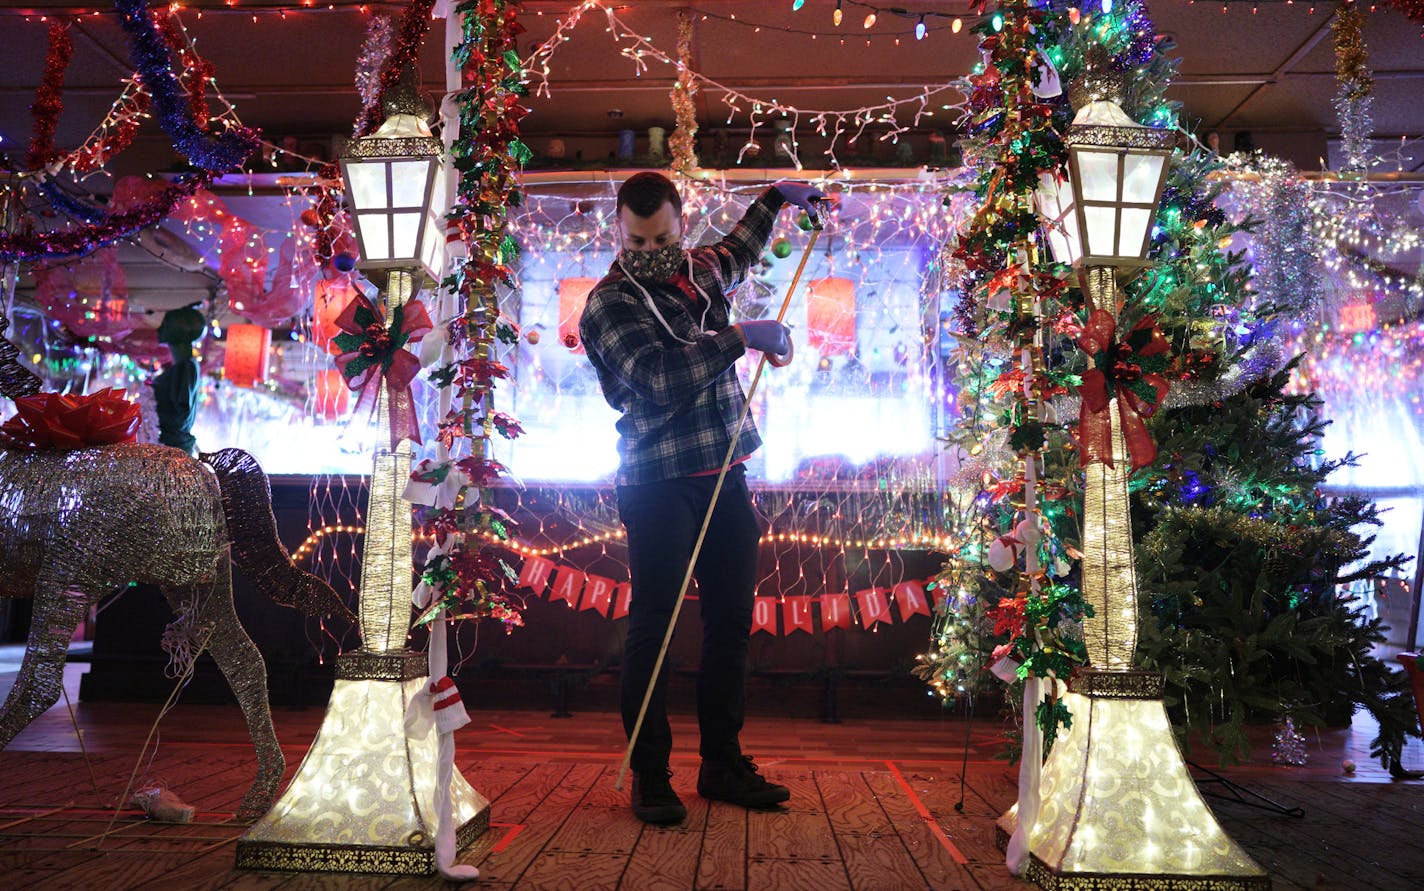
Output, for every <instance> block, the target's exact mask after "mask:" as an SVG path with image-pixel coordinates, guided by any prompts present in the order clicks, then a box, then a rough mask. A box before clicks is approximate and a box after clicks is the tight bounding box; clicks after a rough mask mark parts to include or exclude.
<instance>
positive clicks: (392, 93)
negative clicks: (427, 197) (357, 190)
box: [342, 75, 442, 160]
mask: <svg viewBox="0 0 1424 891" xmlns="http://www.w3.org/2000/svg"><path fill="white" fill-rule="evenodd" d="M381 109H382V110H383V111H384V112H385V113H386V119H385V121H383V122H382V123H381V126H380V127H379V128H377V130H376V132H374V133H372V134H371V135H369V136H363V137H361V138H360V139H353V140H351V142H349V143H347V146H346V151H345V152H343V153H342V157H343V158H352V159H358V160H359V159H362V158H390V157H405V158H419V157H427V156H430V155H439V154H440V153H441V151H442V146H441V144H440V140H438V139H436V138H435V137H434V136H433V135H431V133H430V126H429V125H428V124H427V123H426V121H427V120H428V119H429V117H430V106H429V104H428V103H426V101H425V99H424V98H423V97H422V96H421V95H420V91H419V90H417V89H416V88H415V84H414V83H413V82H412V81H411V78H410V77H409V76H408V75H403V76H402V77H401V79H400V81H399V82H398V83H397V84H396V85H395V86H393V87H391V88H390V89H388V90H386V91H385V93H383V94H381Z"/></svg>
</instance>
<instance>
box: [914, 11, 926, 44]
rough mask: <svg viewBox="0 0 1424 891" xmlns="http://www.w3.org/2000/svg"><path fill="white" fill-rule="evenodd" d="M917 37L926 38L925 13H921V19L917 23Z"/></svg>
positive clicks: (917, 38)
mask: <svg viewBox="0 0 1424 891" xmlns="http://www.w3.org/2000/svg"><path fill="white" fill-rule="evenodd" d="M915 39H916V40H924V39H925V17H924V16H923V15H921V16H920V20H919V21H918V22H916V23H915Z"/></svg>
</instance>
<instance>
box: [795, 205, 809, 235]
mask: <svg viewBox="0 0 1424 891" xmlns="http://www.w3.org/2000/svg"><path fill="white" fill-rule="evenodd" d="M796 227H797V228H798V229H800V230H801V231H802V232H810V231H811V217H810V215H809V214H807V213H806V211H804V210H803V211H801V213H800V215H798V216H797V217H796Z"/></svg>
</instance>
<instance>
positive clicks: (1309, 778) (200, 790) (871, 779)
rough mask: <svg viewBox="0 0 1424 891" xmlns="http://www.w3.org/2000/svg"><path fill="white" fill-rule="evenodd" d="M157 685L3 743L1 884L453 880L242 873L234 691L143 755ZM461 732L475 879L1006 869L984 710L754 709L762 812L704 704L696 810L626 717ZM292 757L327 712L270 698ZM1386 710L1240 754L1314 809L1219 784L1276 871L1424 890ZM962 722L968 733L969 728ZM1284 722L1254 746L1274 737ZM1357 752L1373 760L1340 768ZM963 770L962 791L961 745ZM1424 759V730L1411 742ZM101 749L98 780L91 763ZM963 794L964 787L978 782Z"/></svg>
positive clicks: (997, 774) (685, 782)
mask: <svg viewBox="0 0 1424 891" xmlns="http://www.w3.org/2000/svg"><path fill="white" fill-rule="evenodd" d="M156 713H157V708H156V707H155V706H150V705H118V704H111V703H103V704H78V705H76V706H75V720H76V721H77V723H78V727H79V729H80V731H82V733H83V741H84V748H85V749H86V750H87V756H88V760H87V762H86V756H85V754H84V753H83V752H81V751H80V745H79V739H78V737H76V735H75V728H74V725H73V723H72V722H71V719H70V715H69V712H68V711H67V710H66V709H65V708H64V706H63V705H62V704H61V705H60V706H58V707H56V708H55V709H52V710H51V711H50V712H49V713H47V714H46V715H44V716H43V717H42V718H40V719H39V720H38V721H36V722H35V724H34V725H32V726H31V727H30V728H29V729H27V730H26V731H25V732H24V733H22V734H21V735H20V736H19V737H18V738H17V739H16V740H15V741H14V743H12V745H11V746H10V747H9V748H8V749H6V750H5V751H4V752H3V753H0V777H3V778H4V779H3V781H0V888H4V889H10V888H14V889H22V888H23V889H31V888H39V889H51V888H56V889H64V888H76V889H77V888H84V889H91V888H92V889H100V891H125V889H130V888H155V889H174V891H187V889H282V891H301V889H356V891H364V889H373V891H374V889H390V891H407V889H412V891H413V889H436V888H442V887H446V885H447V883H445V882H443V881H441V880H440V879H438V878H425V877H419V878H410V877H406V878H402V877H368V876H348V875H293V874H282V873H265V872H239V871H237V870H235V869H234V868H233V861H234V849H235V842H236V840H237V838H238V836H240V835H241V833H242V830H243V828H244V827H243V826H242V825H241V824H236V823H233V822H230V820H231V817H232V813H233V811H234V810H235V808H236V806H237V804H238V801H239V800H240V799H241V797H242V794H243V792H244V791H245V790H246V787H247V784H248V783H249V782H250V780H251V777H252V776H253V773H254V771H255V764H254V761H253V756H252V752H251V747H250V745H249V744H248V742H247V739H246V733H245V731H244V728H243V724H242V720H241V715H240V714H239V713H238V711H237V710H236V708H226V707H218V706H184V705H179V706H178V707H177V708H176V709H175V710H174V711H173V712H171V713H170V714H169V715H168V716H167V717H166V718H165V719H164V720H163V722H162V723H161V724H160V725H159V732H158V735H157V740H158V745H157V750H156V752H154V753H151V754H150V755H149V756H148V757H146V758H145V759H144V760H143V761H142V762H141V763H140V762H137V759H138V755H139V750H140V748H141V747H142V743H143V740H144V739H145V737H146V736H147V735H148V733H149V730H150V729H151V727H152V725H153V721H154V719H155V717H156ZM472 713H473V714H474V717H475V722H474V723H473V724H472V725H470V726H469V727H467V728H465V729H464V730H462V731H461V732H460V733H459V734H458V735H457V741H458V745H459V755H458V761H459V765H460V767H461V769H462V771H463V772H464V774H465V776H466V778H467V779H469V780H470V782H471V783H473V784H474V785H475V787H476V788H478V789H480V790H481V792H483V793H484V794H485V795H486V796H487V797H489V798H490V799H491V801H492V802H493V805H492V811H491V813H492V818H493V825H492V827H491V829H490V831H489V832H488V833H486V834H485V835H484V836H483V837H481V838H480V839H479V840H478V841H477V842H476V843H475V844H474V845H472V846H471V847H470V848H468V849H466V850H465V851H464V852H462V854H461V857H460V860H461V862H465V863H472V864H475V865H477V866H478V867H479V869H480V872H481V878H480V880H479V882H478V883H477V884H476V885H474V886H472V887H487V888H498V889H510V891H516V889H517V891H542V889H577V891H602V889H630V891H662V889H667V891H683V889H721V891H798V889H807V891H914V889H936V891H940V889H968V891H973V889H995V891H997V889H1010V888H1025V889H1026V888H1029V887H1031V886H1030V885H1027V884H1026V883H1022V882H1018V881H1016V880H1015V879H1013V878H1012V877H1011V876H1010V875H1009V874H1008V873H1007V871H1006V870H1005V869H1004V867H1003V861H1002V855H1001V854H1000V853H999V852H998V850H997V849H996V848H995V846H994V827H993V821H994V818H995V817H997V816H998V815H999V814H1000V813H1002V812H1003V811H1004V810H1005V809H1006V808H1007V807H1008V806H1009V805H1010V804H1011V803H1012V802H1013V800H1014V798H1015V795H1016V785H1015V784H1016V779H1017V777H1016V771H1014V770H1013V769H1011V768H1009V767H1008V766H1007V765H1005V764H1003V763H1002V762H998V761H995V760H994V759H993V757H992V756H993V751H994V749H995V747H996V745H997V743H996V737H997V728H996V727H995V726H993V725H992V724H990V723H988V722H980V723H979V724H977V725H975V726H974V727H973V728H969V729H970V732H969V733H968V734H966V732H965V731H966V727H965V724H964V722H963V721H961V720H958V719H952V718H946V719H944V720H939V721H936V720H917V721H909V720H887V721H876V722H860V723H855V724H851V723H847V724H841V725H824V724H818V723H813V722H804V721H792V720H779V719H754V720H752V721H751V722H750V723H749V725H748V728H747V731H746V733H745V734H744V745H745V746H746V749H747V751H748V752H750V753H752V754H754V755H755V756H756V757H757V759H758V763H759V764H761V765H762V770H763V773H764V774H766V775H767V776H769V777H771V778H772V779H774V780H775V781H777V782H780V783H783V784H785V785H787V786H789V787H790V788H791V789H792V793H793V796H792V799H791V801H790V802H788V804H787V806H786V807H784V808H781V809H779V810H777V811H773V812H750V813H749V812H747V811H746V810H743V809H741V808H735V807H731V806H728V805H725V804H721V803H708V802H706V801H703V800H702V799H700V798H698V797H697V795H696V792H695V789H694V786H695V781H696V772H697V760H696V756H695V738H696V730H695V721H693V720H692V719H690V718H681V717H677V718H675V719H674V731H675V734H676V736H677V740H678V745H677V749H676V751H675V754H674V762H673V768H674V771H675V775H674V778H673V784H674V787H675V788H676V789H677V791H678V793H679V795H681V796H682V798H683V800H684V802H685V803H686V804H687V806H688V818H687V820H686V821H685V822H684V823H682V824H681V825H678V826H673V827H667V828H657V827H650V826H644V825H643V824H641V823H639V822H638V821H637V820H636V819H635V818H634V817H633V816H632V814H631V812H630V811H629V809H628V807H627V793H626V791H624V792H619V791H617V790H616V789H615V788H614V777H615V774H616V771H617V764H618V758H619V756H620V755H621V748H622V745H621V744H622V733H621V728H620V726H619V724H618V721H617V719H616V716H613V715H606V714H584V715H577V716H575V717H573V718H571V719H563V720H560V719H554V718H550V717H548V716H547V714H546V713H543V712H534V711H526V712H499V713H480V712H478V711H477V710H475V709H472ZM274 717H275V718H276V721H277V725H278V733H279V736H280V738H281V739H282V741H283V743H284V747H285V751H286V752H287V756H288V763H289V765H290V766H289V773H290V771H291V770H294V769H295V765H296V764H297V762H298V761H299V760H300V758H301V755H302V754H303V752H304V751H305V747H306V745H307V743H308V742H309V740H310V739H311V737H312V736H313V735H314V733H315V731H316V729H317V727H318V726H319V723H320V719H321V715H320V713H319V710H315V709H312V710H307V711H302V712H290V711H280V712H278V713H276V714H275V715H274ZM1370 735H1371V734H1370V733H1369V729H1368V728H1366V727H1363V726H1361V727H1356V728H1354V729H1353V730H1343V731H1334V732H1332V733H1330V734H1322V735H1320V736H1317V737H1315V738H1313V739H1311V741H1310V744H1311V763H1310V765H1308V766H1306V767H1302V768H1285V767H1277V766H1273V765H1268V764H1259V765H1253V766H1247V767H1244V768H1238V769H1233V770H1231V771H1228V772H1227V774H1228V775H1229V776H1230V777H1231V778H1233V779H1235V780H1239V781H1240V782H1242V783H1243V784H1245V785H1247V786H1248V787H1250V788H1252V789H1254V790H1256V791H1259V792H1261V793H1263V794H1266V795H1268V796H1270V797H1272V798H1275V799H1277V800H1279V801H1281V802H1284V803H1286V804H1289V805H1293V806H1294V805H1299V806H1301V807H1304V808H1305V810H1306V816H1305V818H1303V819H1293V818H1290V817H1286V816H1280V815H1277V814H1272V813H1267V812H1265V811H1261V810H1255V809H1251V808H1248V807H1244V806H1242V805H1240V804H1235V803H1225V802H1217V801H1213V807H1214V810H1215V811H1216V813H1217V815H1218V817H1219V819H1220V821H1221V823H1222V825H1223V826H1224V827H1225V828H1226V829H1227V831H1228V832H1230V833H1231V834H1232V836H1233V837H1234V838H1236V839H1237V841H1239V842H1240V843H1241V844H1242V846H1243V847H1245V848H1246V849H1247V851H1248V852H1249V853H1250V854H1251V855H1252V856H1254V857H1255V858H1256V859H1257V861H1258V862H1259V863H1261V865H1262V866H1264V867H1265V868H1266V869H1267V870H1268V871H1270V873H1271V874H1272V877H1273V880H1274V885H1275V887H1276V888H1278V889H1292V891H1293V889H1341V891H1347V889H1348V891H1354V889H1363V891H1373V889H1378V891H1394V889H1399V891H1406V889H1408V891H1417V889H1418V887H1419V885H1420V882H1422V881H1424V846H1421V845H1420V844H1419V842H1420V840H1421V838H1424V835H1421V832H1420V829H1419V827H1420V826H1421V825H1424V783H1420V782H1418V781H1414V782H1391V781H1389V780H1388V778H1387V777H1386V776H1384V775H1383V774H1382V772H1380V771H1379V770H1378V767H1377V766H1376V765H1373V764H1372V762H1369V761H1368V759H1367V758H1366V757H1364V752H1363V750H1364V749H1365V746H1366V744H1367V742H1368V739H1369V736H1370ZM966 740H967V741H968V744H967V746H966ZM1269 749H1270V746H1269V734H1267V735H1266V736H1265V737H1264V738H1263V740H1262V741H1261V743H1260V745H1259V746H1258V750H1259V751H1260V752H1262V753H1268V752H1269ZM1344 757H1351V758H1353V759H1354V760H1355V761H1356V762H1357V763H1358V764H1359V768H1358V769H1357V771H1356V773H1355V775H1354V776H1351V777H1346V776H1344V775H1342V773H1341V771H1340V768H1339V765H1340V761H1341V759H1342V758H1344ZM962 762H967V764H968V771H967V774H966V779H965V785H964V786H963V790H962V792H961V786H960V765H961V763H962ZM1406 762H1407V763H1409V764H1411V765H1424V747H1420V746H1419V745H1418V744H1417V743H1416V744H1415V745H1414V746H1413V747H1411V750H1410V752H1409V753H1408V755H1407V757H1406ZM91 766H92V778H91ZM131 775H133V777H134V781H135V784H136V786H138V787H142V786H148V785H153V784H155V783H162V784H165V785H167V786H168V787H170V788H172V789H173V790H174V791H175V792H176V793H177V794H178V795H179V796H180V797H181V798H183V799H184V800H185V801H187V802H188V803H190V804H193V805H194V806H196V807H197V808H198V815H197V817H196V819H195V821H194V822H193V823H189V824H183V825H165V824H159V823H154V822H149V821H145V820H143V819H142V818H141V815H140V814H139V813H138V812H137V811H135V810H132V809H127V808H124V809H119V810H118V811H117V812H116V811H115V810H114V808H115V805H116V803H117V802H118V801H119V798H120V796H121V795H122V793H123V791H124V788H125V787H126V786H127V785H128V784H129V781H130V776H131ZM961 796H962V797H961Z"/></svg>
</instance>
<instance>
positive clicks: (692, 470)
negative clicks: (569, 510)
mask: <svg viewBox="0 0 1424 891" xmlns="http://www.w3.org/2000/svg"><path fill="white" fill-rule="evenodd" d="M823 198H824V195H822V194H821V193H820V192H819V191H817V190H816V189H814V188H812V187H811V186H809V185H806V184H804V183H793V182H783V183H777V184H776V185H774V186H771V187H769V188H768V189H767V190H766V191H765V192H763V193H762V195H761V196H760V197H758V198H757V199H756V201H754V202H752V204H751V206H750V207H748V208H747V212H746V214H745V215H744V216H743V217H742V219H741V221H740V222H739V223H737V225H736V227H735V228H734V229H733V230H732V231H731V232H730V233H729V234H728V235H727V237H726V238H723V239H722V240H721V241H719V242H717V243H716V244H713V245H710V246H707V247H697V248H692V249H690V250H684V249H683V246H682V232H683V225H682V198H681V196H680V195H679V194H678V192H677V188H676V187H675V186H674V185H673V184H672V182H671V181H670V180H668V179H667V178H666V177H664V176H662V175H661V174H658V173H651V172H648V173H639V174H636V175H634V176H632V177H630V178H629V179H628V180H627V181H626V182H625V183H624V184H623V186H622V187H621V188H620V189H619V190H618V201H617V205H618V207H617V213H618V225H619V239H620V242H621V247H622V250H621V251H620V252H619V254H618V258H617V259H616V260H615V261H614V263H613V266H612V268H611V269H610V270H609V272H608V274H607V275H606V276H604V277H603V279H601V280H600V281H599V282H598V284H597V285H595V286H594V288H593V290H592V292H591V293H590V294H589V297H588V302H587V304H586V306H585V308H584V311H583V317H582V319H581V320H580V322H579V336H580V338H581V340H582V341H583V346H584V349H585V350H586V351H587V353H588V357H589V360H590V361H591V362H592V363H593V367H594V369H595V370H596V371H597V373H598V381H599V385H600V386H601V387H602V388H603V395H604V398H605V399H607V400H608V403H609V404H610V405H612V406H613V407H614V408H615V409H617V410H618V411H620V412H622V417H621V418H620V419H619V420H618V423H617V428H618V432H619V444H618V449H619V453H620V457H621V461H620V464H619V468H618V474H617V476H616V478H615V482H616V483H617V488H618V514H619V518H620V519H621V520H622V522H623V525H624V527H625V528H626V529H627V532H628V565H629V570H630V573H631V575H632V586H633V588H632V597H631V600H630V602H629V607H628V637H627V641H626V643H625V645H624V651H623V675H622V712H623V725H624V729H625V731H627V733H628V734H629V735H630V736H631V735H632V732H633V725H634V723H635V721H636V720H637V715H638V711H639V708H640V707H641V705H642V701H643V697H644V694H645V692H646V691H647V689H648V685H649V683H650V681H651V680H652V673H653V664H654V662H656V660H657V654H658V650H659V649H660V648H661V646H662V641H663V636H664V634H665V632H666V630H667V626H668V622H669V621H670V620H671V618H672V611H673V606H674V604H675V602H676V600H677V594H678V591H679V590H680V589H681V587H682V579H683V575H684V574H685V573H686V571H687V564H688V561H689V560H690V559H691V558H692V549H693V546H694V543H695V542H696V539H697V535H698V532H699V530H700V529H701V526H702V521H703V518H704V517H705V515H706V513H707V510H708V506H709V505H710V504H711V498H712V491H713V489H714V488H715V486H716V480H717V474H718V472H719V471H720V470H721V467H722V461H723V459H724V458H725V457H726V455H727V449H728V446H729V444H730V443H731V442H732V437H733V436H734V435H735V436H736V437H737V441H736V448H735V449H733V450H732V456H731V457H732V466H731V467H730V469H729V470H728V472H727V476H726V479H725V481H724V483H723V487H722V492H721V494H720V496H719V497H718V500H717V504H716V507H715V509H714V511H713V514H712V519H711V522H710V524H709V525H708V528H707V535H706V538H705V540H704V542H703V546H702V550H701V552H700V554H699V556H698V561H697V565H696V567H695V569H694V575H695V577H696V579H697V589H698V598H699V600H698V602H699V605H700V607H701V615H702V661H701V665H700V667H699V669H698V676H697V719H698V727H699V730H700V731H701V744H700V747H699V748H700V752H701V756H702V767H701V770H700V771H699V773H698V779H697V792H698V794H699V795H701V796H702V797H703V798H708V799H713V800H717V801H729V802H732V803H735V804H740V805H743V806H745V807H757V808H766V807H774V806H776V805H777V804H780V803H781V802H784V801H786V800H787V799H788V798H790V797H791V793H790V791H789V790H788V789H787V788H786V787H785V786H780V785H777V784H775V783H770V782H767V780H766V779H764V778H763V777H761V776H760V775H759V774H758V773H757V768H756V765H755V764H754V763H753V762H752V759H751V758H749V757H747V756H745V755H743V754H742V750H741V745H740V742H739V740H738V737H739V735H740V733H741V729H742V722H743V717H744V713H745V705H746V666H747V652H748V649H749V640H750V636H751V622H752V596H753V590H754V586H755V582H756V562H757V545H758V542H759V540H760V537H761V531H762V530H761V523H760V521H759V518H758V516H757V513H756V511H755V509H754V508H753V507H752V503H751V495H750V493H749V492H748V490H747V484H746V478H745V469H744V468H743V467H742V462H744V461H746V459H747V458H748V457H750V456H751V453H752V452H754V451H755V450H756V449H757V447H758V446H760V445H761V438H760V437H759V436H758V435H757V432H756V427H755V425H754V424H753V423H752V422H751V419H750V418H748V419H747V420H746V422H745V423H744V424H743V425H742V428H741V432H740V433H737V423H738V419H739V418H740V417H741V414H742V409H743V407H744V406H745V405H746V396H745V394H744V393H743V392H742V386H741V383H740V381H739V380H738V379H737V372H736V368H735V367H734V365H735V362H736V361H737V359H739V358H741V357H742V355H744V354H745V353H746V352H747V351H748V350H749V349H755V350H760V351H762V352H764V353H766V355H767V359H768V361H770V362H771V363H772V364H773V365H778V366H780V365H785V364H786V363H787V362H789V361H790V358H791V352H792V347H791V338H790V332H789V331H788V330H787V328H786V326H785V325H782V324H781V323H780V322H777V321H774V320H770V319H764V320H753V321H743V322H738V323H736V324H732V323H731V318H730V313H731V299H730V296H729V295H730V293H731V292H732V291H733V290H735V289H736V287H737V286H738V285H740V284H741V283H742V282H743V281H744V280H745V279H746V277H747V273H748V270H749V269H750V268H751V266H752V265H753V264H754V263H756V262H757V260H758V258H759V257H760V256H761V252H762V250H763V249H764V248H765V247H766V243H767V240H768V239H769V238H770V237H771V230H772V224H773V223H774V222H775V220H776V214H777V212H778V211H779V210H780V209H781V207H782V205H784V204H787V203H792V204H795V205H798V206H800V207H802V208H803V209H805V210H807V212H808V213H814V212H816V207H815V202H817V201H819V200H821V199H823ZM666 700H667V672H666V671H661V672H659V673H658V678H657V681H656V683H655V685H654V687H653V693H652V697H651V699H650V700H649V703H648V711H647V715H646V716H645V717H644V720H643V726H642V729H641V731H640V732H639V735H638V741H637V744H636V745H635V746H634V748H633V757H632V768H633V790H632V802H633V812H634V813H635V814H636V815H637V816H638V817H639V818H640V819H642V820H645V821H647V822H650V823H676V822H680V821H681V820H682V819H683V818H684V817H686V815H687V810H686V808H684V807H683V805H682V802H681V800H679V799H678V797H677V793H676V792H674V791H673V788H672V784H671V782H670V781H669V780H670V777H671V776H672V773H671V771H670V770H669V769H668V759H669V756H670V754H671V752H672V730H671V728H670V727H669V725H668V718H667V703H666Z"/></svg>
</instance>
